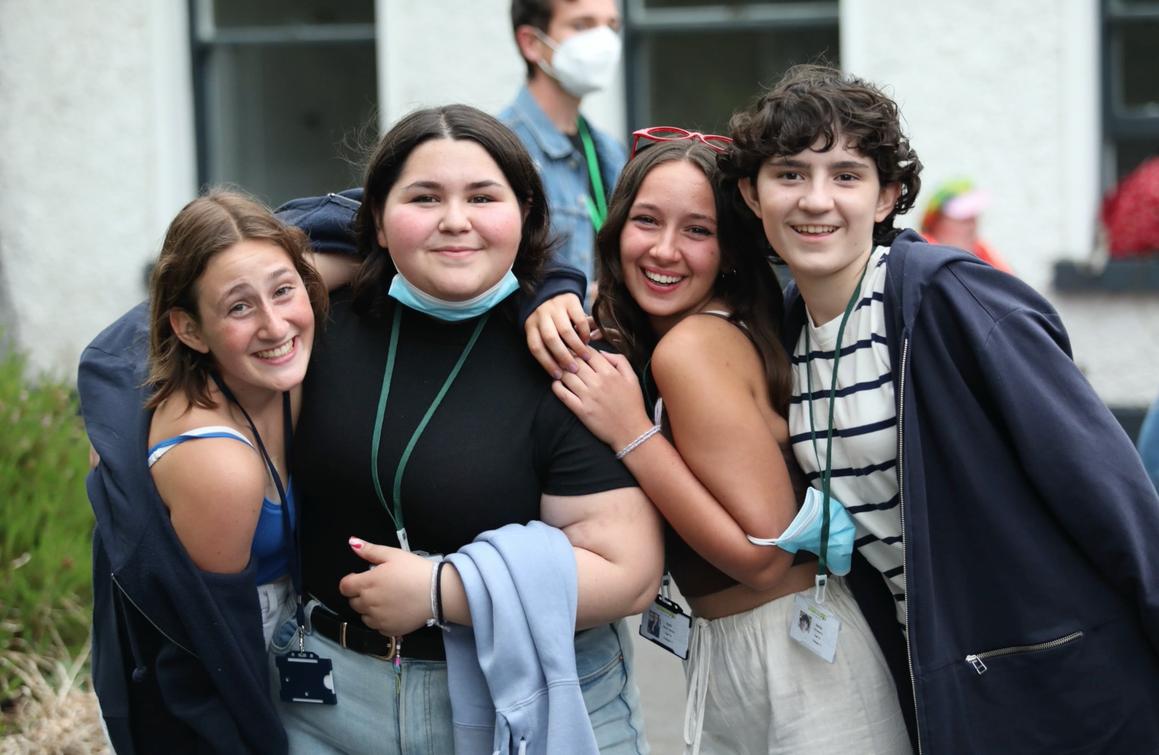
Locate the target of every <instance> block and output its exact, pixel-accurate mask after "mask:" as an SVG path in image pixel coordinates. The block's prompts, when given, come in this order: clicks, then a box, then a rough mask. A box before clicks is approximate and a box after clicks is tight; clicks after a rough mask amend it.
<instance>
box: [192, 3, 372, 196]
mask: <svg viewBox="0 0 1159 755" xmlns="http://www.w3.org/2000/svg"><path fill="white" fill-rule="evenodd" d="M213 2H214V0H189V5H188V8H189V50H190V75H191V77H192V82H191V84H192V89H193V122H194V147H195V150H196V158H195V159H196V170H197V184H198V186H206V185H208V184H209V182H210V179H211V177H210V175H209V173H210V171H209V166H210V164H211V162H212V161H211V159H210V154H209V144H210V139H209V131H210V126H209V124H210V123H211V122H213V120H214V119H213V118H212V117H211V116H212V114H211V113H210V112H209V102H210V96H209V75H208V71H209V66H210V61H211V58H212V56H213V54H214V52H215V51H216V50H219V49H222V48H225V47H246V46H250V47H259V46H277V45H300V44H365V43H367V42H370V43H374V41H375V39H376V38H377V28H376V23H375V22H374V21H372V22H370V23H350V24H269V25H261V26H238V27H230V28H224V29H223V28H219V27H217V26H216V25H215V24H214V21H213Z"/></svg>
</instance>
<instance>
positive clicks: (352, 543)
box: [346, 537, 365, 551]
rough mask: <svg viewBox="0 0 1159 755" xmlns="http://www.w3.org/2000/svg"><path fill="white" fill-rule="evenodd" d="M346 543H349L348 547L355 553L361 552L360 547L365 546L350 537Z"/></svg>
mask: <svg viewBox="0 0 1159 755" xmlns="http://www.w3.org/2000/svg"><path fill="white" fill-rule="evenodd" d="M346 542H348V543H350V547H351V548H353V549H354V550H356V551H360V550H362V546H363V545H365V543H363V542H362V541H361V540H359V539H358V538H356V537H352V538H350V539H349V540H347V541H346Z"/></svg>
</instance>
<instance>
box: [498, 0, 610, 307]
mask: <svg viewBox="0 0 1159 755" xmlns="http://www.w3.org/2000/svg"><path fill="white" fill-rule="evenodd" d="M511 23H512V27H513V29H514V32H515V43H516V45H517V46H518V47H519V52H520V54H521V55H522V56H523V60H524V62H525V63H526V65H527V83H526V84H525V86H524V87H523V88H522V89H521V90H520V92H519V94H518V95H517V96H516V98H515V100H514V101H513V102H512V103H511V104H510V105H509V106H508V107H507V108H506V109H505V110H503V112H502V113H500V115H499V118H500V120H502V121H503V122H504V123H506V124H507V125H508V126H509V127H511V129H512V130H513V131H515V133H516V134H517V135H518V136H519V139H520V141H522V142H523V145H524V146H525V147H527V150H528V151H529V152H530V153H531V156H532V158H533V159H534V160H535V163H536V165H537V166H538V168H539V172H540V176H541V177H542V178H543V183H544V187H545V188H546V190H547V199H548V203H549V205H550V207H551V228H552V231H553V233H554V234H555V235H556V236H557V237H558V238H559V240H560V245H559V247H558V249H557V250H556V252H555V256H554V258H553V262H555V263H556V264H558V265H562V266H566V267H570V268H573V269H575V270H577V271H578V272H579V273H582V274H583V275H584V276H585V278H586V279H587V281H588V282H592V283H594V278H595V276H594V274H593V273H594V269H595V266H594V260H595V254H594V253H595V235H596V232H597V231H598V230H599V229H600V226H602V225H603V222H604V217H605V216H606V215H607V200H608V197H609V196H610V195H611V192H612V187H614V186H615V184H616V179H617V177H618V176H619V174H620V169H621V168H622V167H623V165H624V162H625V157H626V155H625V152H624V148H623V146H622V145H621V144H620V143H619V142H617V141H616V140H615V139H613V138H611V137H610V136H609V135H608V134H606V133H604V132H602V131H600V130H599V129H597V128H595V127H594V126H593V125H592V124H591V123H590V122H589V121H588V120H587V119H586V118H584V116H583V115H581V114H580V104H581V102H582V100H583V98H584V97H585V96H587V95H589V94H591V93H593V92H597V91H599V90H601V89H604V88H606V87H607V86H609V85H610V84H611V83H612V81H613V79H614V78H615V76H616V72H617V71H618V69H619V65H620V48H621V41H620V12H619V10H618V8H617V5H616V0H512V3H511ZM594 293H595V292H594V287H593V288H592V289H589V291H588V296H587V302H586V303H587V305H588V306H589V307H590V305H591V302H592V298H593V297H594ZM569 300H570V301H571V302H573V303H574V309H575V310H576V312H575V313H573V314H575V315H576V316H577V317H581V316H582V314H583V313H582V311H580V304H579V302H578V301H576V300H574V299H570V297H569Z"/></svg>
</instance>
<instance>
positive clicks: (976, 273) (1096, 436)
mask: <svg viewBox="0 0 1159 755" xmlns="http://www.w3.org/2000/svg"><path fill="white" fill-rule="evenodd" d="M952 270H953V272H952V274H953V276H954V277H955V279H956V280H957V281H958V282H959V283H960V284H961V285H962V290H963V291H964V292H965V293H966V294H967V295H968V296H969V297H971V300H970V301H969V304H967V305H964V306H966V307H968V308H969V309H972V310H975V311H977V310H981V311H984V312H986V313H987V314H988V315H989V317H990V318H991V319H990V321H989V323H990V324H989V327H988V328H986V330H985V331H984V332H982V333H981V334H980V338H979V342H978V345H979V349H978V352H977V358H978V360H979V368H980V369H979V370H978V373H979V374H980V376H981V380H982V382H983V383H984V388H985V390H987V391H988V392H989V393H990V395H991V399H992V401H993V402H994V407H995V409H996V411H997V413H998V414H999V415H1000V418H1001V423H1002V424H1003V426H1004V428H1005V430H1006V432H1007V433H1009V437H1010V441H1011V443H1012V445H1013V447H1014V448H1015V449H1016V451H1017V454H1018V462H1019V463H1020V464H1021V465H1022V468H1023V469H1024V471H1025V473H1026V474H1027V475H1028V476H1029V478H1030V479H1031V481H1032V483H1033V485H1034V486H1035V488H1036V489H1037V490H1038V492H1039V493H1040V497H1041V499H1042V501H1043V502H1044V503H1045V505H1046V506H1047V508H1048V509H1049V510H1050V513H1051V514H1052V515H1053V517H1054V518H1055V520H1056V521H1057V522H1058V523H1059V525H1060V526H1061V527H1062V528H1063V530H1065V531H1066V532H1067V534H1068V535H1069V536H1070V537H1071V538H1072V539H1073V542H1074V543H1075V544H1076V545H1077V547H1078V548H1079V549H1081V550H1083V551H1084V552H1085V553H1086V555H1087V556H1088V557H1089V558H1090V560H1091V562H1092V563H1094V564H1095V566H1096V568H1097V570H1098V571H1099V572H1100V573H1101V574H1102V575H1103V577H1104V578H1105V579H1106V580H1107V581H1108V583H1109V584H1112V585H1113V586H1114V587H1115V588H1116V589H1117V590H1118V591H1119V593H1120V594H1122V595H1124V596H1127V598H1128V599H1129V600H1130V601H1131V603H1132V604H1133V605H1134V606H1136V608H1137V609H1138V611H1139V614H1140V617H1141V625H1142V627H1144V629H1145V631H1146V632H1147V634H1148V638H1149V640H1150V642H1151V645H1152V647H1154V648H1155V649H1156V651H1159V556H1157V555H1156V551H1155V549H1154V544H1155V543H1156V542H1159V495H1157V494H1156V491H1155V488H1154V487H1153V486H1152V485H1151V482H1150V480H1149V479H1148V477H1147V473H1146V471H1145V470H1144V468H1143V465H1142V462H1141V461H1140V458H1139V454H1138V453H1137V451H1136V450H1135V447H1134V445H1133V444H1132V442H1131V440H1130V438H1129V437H1127V434H1126V433H1125V432H1124V431H1123V429H1122V427H1121V426H1120V425H1119V423H1118V421H1117V420H1116V419H1115V418H1114V416H1113V415H1112V414H1111V412H1110V410H1108V409H1107V407H1106V405H1105V404H1104V403H1103V401H1102V400H1101V399H1100V398H1099V397H1098V395H1097V394H1096V393H1095V391H1094V389H1093V388H1092V387H1091V386H1090V384H1089V383H1088V382H1087V380H1086V378H1085V377H1084V376H1083V375H1082V373H1081V372H1080V371H1079V369H1078V367H1077V366H1076V365H1075V363H1074V362H1073V361H1072V358H1071V352H1070V342H1069V339H1068V337H1067V334H1066V330H1065V328H1064V327H1063V325H1062V321H1061V319H1060V318H1059V316H1058V313H1057V312H1055V311H1054V309H1053V308H1052V307H1050V305H1049V304H1047V302H1046V301H1045V300H1043V299H1042V298H1041V297H1040V296H1039V295H1038V294H1037V293H1035V292H1034V291H1033V290H1032V289H1030V288H1029V287H1028V286H1025V285H1023V284H1022V283H1020V282H1018V281H1016V280H1014V279H1013V278H1010V277H1009V276H1005V275H1002V274H1000V273H997V272H995V271H993V270H990V269H988V268H985V267H983V266H980V265H955V266H953V268H952ZM1027 537H1033V534H1032V533H1027ZM1044 568H1049V566H1046V565H1044Z"/></svg>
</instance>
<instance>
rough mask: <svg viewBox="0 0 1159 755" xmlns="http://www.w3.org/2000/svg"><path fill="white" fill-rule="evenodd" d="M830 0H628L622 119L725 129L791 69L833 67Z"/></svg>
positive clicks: (636, 123)
mask: <svg viewBox="0 0 1159 755" xmlns="http://www.w3.org/2000/svg"><path fill="white" fill-rule="evenodd" d="M837 5H838V4H837V3H836V2H816V1H813V2H809V1H808V0H806V1H805V2H786V1H785V0H764V2H751V1H748V0H728V1H727V2H719V3H710V2H707V1H706V0H626V2H625V7H624V17H625V29H626V35H627V36H626V42H627V57H628V60H627V63H628V65H627V71H628V72H629V73H628V81H627V90H628V103H629V106H628V123H629V125H630V126H631V128H632V129H637V128H641V127H643V126H648V125H656V124H661V125H673V126H682V127H685V128H691V129H697V130H701V131H711V132H714V133H725V131H726V128H727V124H728V119H729V116H730V115H731V114H732V113H733V111H734V110H737V109H738V108H740V107H742V106H744V105H745V104H747V103H748V102H749V101H750V100H751V99H752V97H753V96H754V95H756V94H757V93H758V92H759V91H760V89H761V87H762V85H763V86H771V85H772V84H775V83H776V82H777V80H778V79H780V77H781V75H782V74H783V73H784V72H785V70H786V69H788V68H789V66H791V65H793V64H795V63H809V62H813V61H816V60H817V59H818V57H819V56H822V55H823V56H824V57H825V58H826V59H827V60H828V61H829V62H830V63H832V64H834V65H839V64H840V60H839V58H838V54H839V49H838V36H837V12H838V11H837Z"/></svg>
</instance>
